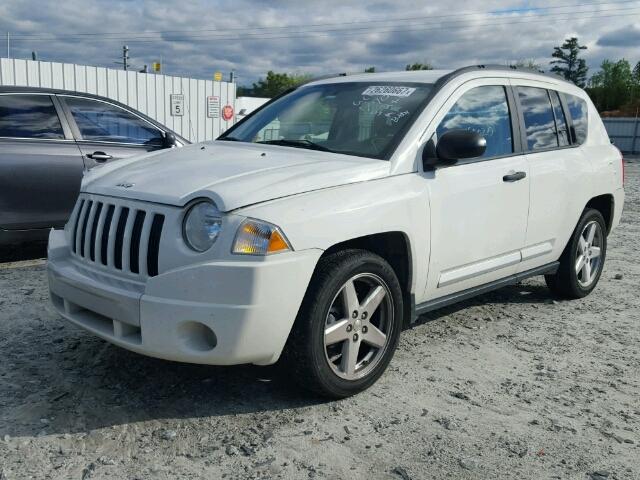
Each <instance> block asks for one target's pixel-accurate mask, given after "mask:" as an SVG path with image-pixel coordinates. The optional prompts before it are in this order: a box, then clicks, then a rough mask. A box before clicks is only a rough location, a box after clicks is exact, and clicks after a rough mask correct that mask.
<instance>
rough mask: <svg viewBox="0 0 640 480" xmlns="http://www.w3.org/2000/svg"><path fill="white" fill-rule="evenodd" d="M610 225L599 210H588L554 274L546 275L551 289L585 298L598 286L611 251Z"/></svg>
mask: <svg viewBox="0 0 640 480" xmlns="http://www.w3.org/2000/svg"><path fill="white" fill-rule="evenodd" d="M606 231H607V229H606V224H605V221H604V218H603V216H602V214H601V213H600V212H599V211H598V210H594V209H588V210H585V211H584V213H583V214H582V217H581V218H580V221H579V222H578V226H577V227H576V229H575V231H574V232H573V235H572V237H571V240H570V241H569V244H568V245H567V247H566V248H565V251H564V252H563V253H562V256H561V257H560V266H559V268H558V271H557V272H556V273H555V274H554V275H545V280H546V282H547V285H548V286H549V288H550V289H551V290H552V291H553V292H554V293H555V294H557V295H560V296H562V297H565V298H582V297H585V296H586V295H588V294H589V293H591V291H592V290H593V289H594V288H595V287H596V285H597V283H598V280H599V279H600V275H601V274H602V268H603V266H604V260H605V257H606V253H607V235H606Z"/></svg>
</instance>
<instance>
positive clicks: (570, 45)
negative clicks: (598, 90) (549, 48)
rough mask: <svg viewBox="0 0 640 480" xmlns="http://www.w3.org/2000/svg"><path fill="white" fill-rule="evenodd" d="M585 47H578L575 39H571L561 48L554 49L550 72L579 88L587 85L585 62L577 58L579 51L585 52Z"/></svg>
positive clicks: (587, 69)
mask: <svg viewBox="0 0 640 480" xmlns="http://www.w3.org/2000/svg"><path fill="white" fill-rule="evenodd" d="M586 49H587V47H586V46H585V45H580V44H579V43H578V39H577V38H576V37H571V38H569V39H567V40H565V41H564V43H563V44H562V46H561V47H555V48H554V50H553V54H552V57H553V58H555V60H552V61H551V65H552V67H551V71H552V72H553V73H557V74H558V75H561V76H563V77H564V78H566V79H567V80H569V81H570V82H573V83H574V84H576V85H577V86H579V87H580V88H584V86H585V84H586V83H587V72H588V71H589V68H588V67H587V62H586V61H585V60H584V59H583V58H578V56H579V55H580V50H586Z"/></svg>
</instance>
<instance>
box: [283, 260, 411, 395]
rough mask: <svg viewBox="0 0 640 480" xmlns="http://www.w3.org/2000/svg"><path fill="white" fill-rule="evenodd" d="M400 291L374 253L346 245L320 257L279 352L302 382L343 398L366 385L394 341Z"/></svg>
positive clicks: (388, 356)
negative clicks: (284, 343) (286, 338)
mask: <svg viewBox="0 0 640 480" xmlns="http://www.w3.org/2000/svg"><path fill="white" fill-rule="evenodd" d="M402 312H403V308H402V291H401V289H400V284H399V282H398V279H397V277H396V275H395V272H394V271H393V269H392V268H391V266H390V265H389V264H388V263H387V262H386V261H385V260H384V259H382V258H381V257H379V256H378V255H374V254H372V253H370V252H366V251H363V250H346V251H342V252H338V253H335V254H331V255H328V256H327V257H325V258H323V259H321V260H320V263H319V264H318V267H317V269H316V272H315V273H314V276H313V278H312V280H311V283H310V285H309V288H308V291H307V293H306V296H305V299H304V301H303V304H302V306H301V308H300V312H299V314H298V318H297V319H296V322H295V325H294V327H293V329H292V331H291V334H290V335H289V339H288V341H287V346H286V349H285V353H284V361H285V362H286V365H287V367H289V368H290V369H292V370H293V371H294V373H295V377H296V378H297V379H298V380H299V381H300V382H301V383H302V384H303V385H304V386H306V387H308V388H310V389H312V390H314V391H316V392H318V393H320V394H322V395H326V396H329V397H333V398H343V397H347V396H349V395H353V394H355V393H358V392H360V391H362V390H364V389H366V388H368V387H369V386H370V385H372V384H373V383H374V382H375V381H376V380H377V379H378V378H379V377H380V376H381V375H382V373H383V372H384V371H385V369H386V368H387V365H388V364H389V361H390V360H391V357H392V356H393V353H394V351H395V349H396V347H397V344H398V339H399V336H400V329H401V325H402Z"/></svg>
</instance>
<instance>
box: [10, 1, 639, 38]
mask: <svg viewBox="0 0 640 480" xmlns="http://www.w3.org/2000/svg"><path fill="white" fill-rule="evenodd" d="M639 9H640V6H638V7H628V8H621V9H607V10H600V11H599V12H624V13H609V14H606V15H602V14H601V13H597V14H595V15H593V13H596V12H593V11H591V12H582V14H575V13H555V14H548V15H536V16H535V17H529V18H527V19H523V20H520V21H512V20H510V19H506V18H505V19H503V20H501V21H499V22H491V23H469V21H465V20H460V21H450V22H444V23H431V24H427V25H426V26H425V25H424V24H422V25H417V26H416V25H409V26H402V27H401V28H400V26H389V27H381V28H379V29H371V28H367V27H363V28H354V29H349V30H318V31H308V32H291V33H287V34H282V35H278V34H270V33H246V34H243V35H234V36H210V35H199V36H187V37H173V38H169V39H163V38H156V39H153V40H151V39H149V40H146V39H143V40H131V39H129V40H128V41H129V43H136V44H143V43H158V41H167V42H169V41H191V42H201V41H210V40H216V41H226V40H228V41H232V40H233V41H240V40H246V39H252V40H272V39H290V38H303V37H307V36H314V35H315V36H327V35H341V36H354V35H362V34H375V33H404V32H415V31H434V30H442V29H450V28H452V27H455V26H456V25H463V26H465V27H470V28H483V27H500V26H511V25H519V24H530V23H540V22H550V21H554V20H555V21H565V20H586V19H591V18H611V17H620V16H631V15H640V11H638V10H639ZM587 13H588V14H589V15H584V14H587ZM539 17H546V18H542V19H540V18H539ZM463 33H464V32H463ZM12 38H13V37H12ZM52 40H54V39H51V38H49V39H31V40H30V41H52ZM83 41H85V42H91V41H97V42H113V41H121V39H119V38H107V39H105V38H88V39H84V40H83Z"/></svg>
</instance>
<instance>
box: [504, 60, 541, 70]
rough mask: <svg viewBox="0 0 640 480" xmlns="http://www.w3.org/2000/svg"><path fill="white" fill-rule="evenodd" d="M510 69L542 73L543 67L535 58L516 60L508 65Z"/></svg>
mask: <svg viewBox="0 0 640 480" xmlns="http://www.w3.org/2000/svg"><path fill="white" fill-rule="evenodd" d="M507 65H508V66H510V67H516V68H526V69H529V70H535V71H541V70H542V65H540V64H539V63H538V62H536V61H535V60H534V59H533V58H522V59H520V60H516V61H515V62H509V63H507Z"/></svg>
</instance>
